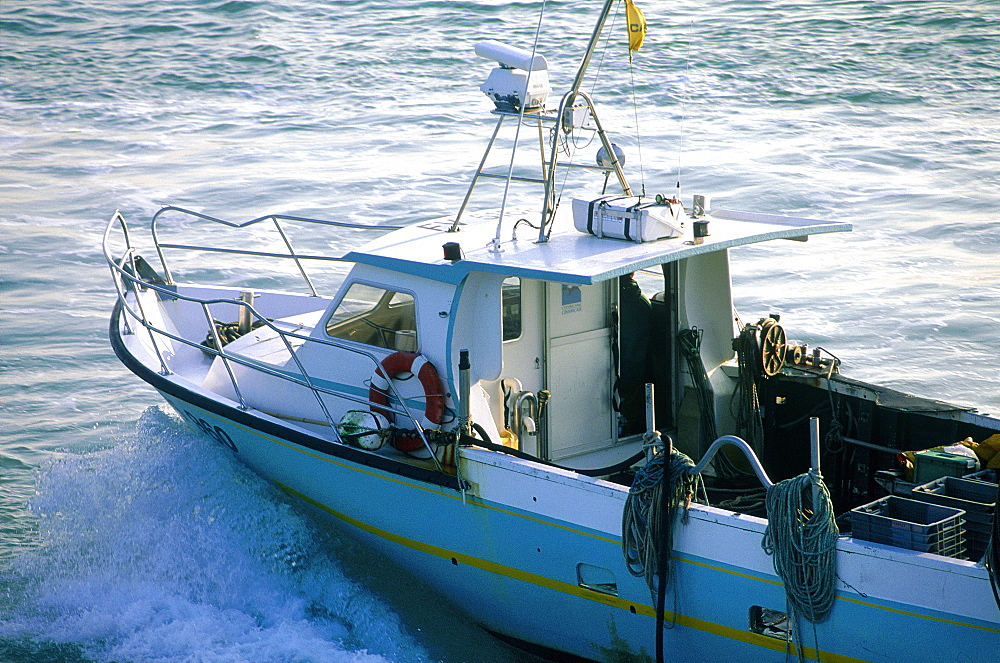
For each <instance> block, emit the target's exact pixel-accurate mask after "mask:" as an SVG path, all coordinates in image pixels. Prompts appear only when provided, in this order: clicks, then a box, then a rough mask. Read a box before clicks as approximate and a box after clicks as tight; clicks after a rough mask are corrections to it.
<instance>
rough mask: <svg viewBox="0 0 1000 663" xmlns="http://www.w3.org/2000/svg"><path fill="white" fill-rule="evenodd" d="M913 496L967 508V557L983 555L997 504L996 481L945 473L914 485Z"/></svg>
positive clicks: (952, 506) (981, 556)
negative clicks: (921, 483)
mask: <svg viewBox="0 0 1000 663" xmlns="http://www.w3.org/2000/svg"><path fill="white" fill-rule="evenodd" d="M913 499H915V500H920V501H922V502H927V503H929V504H937V505H940V506H942V507H950V508H953V509H961V510H963V511H965V539H966V544H967V547H968V559H970V560H972V561H973V562H978V561H979V560H981V559H982V558H983V554H984V553H985V552H986V546H987V544H988V543H989V541H990V529H991V528H992V526H993V512H994V511H995V510H996V505H997V484H995V483H989V482H987V481H979V480H976V479H972V478H958V477H942V478H940V479H937V480H935V481H931V482H930V483H925V484H923V485H920V486H916V487H914V489H913Z"/></svg>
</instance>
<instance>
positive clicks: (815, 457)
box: [809, 417, 823, 513]
mask: <svg viewBox="0 0 1000 663" xmlns="http://www.w3.org/2000/svg"><path fill="white" fill-rule="evenodd" d="M809 446H810V450H811V452H812V453H811V455H812V470H813V472H815V473H816V476H817V477H819V478H820V479H822V478H823V473H822V472H820V467H819V417H809ZM812 499H813V501H812V508H813V513H816V508H817V507H818V506H819V485H817V484H815V483H814V484H813V486H812Z"/></svg>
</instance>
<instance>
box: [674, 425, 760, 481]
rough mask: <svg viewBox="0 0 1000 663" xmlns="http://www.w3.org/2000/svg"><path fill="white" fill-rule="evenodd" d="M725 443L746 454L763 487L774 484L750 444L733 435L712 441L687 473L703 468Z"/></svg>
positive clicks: (695, 472)
mask: <svg viewBox="0 0 1000 663" xmlns="http://www.w3.org/2000/svg"><path fill="white" fill-rule="evenodd" d="M727 444H729V445H732V446H734V447H736V448H738V449H739V450H740V451H742V452H743V455H744V456H746V458H747V461H748V462H749V463H750V467H752V468H753V471H754V474H756V475H757V478H758V479H760V482H761V483H762V484H764V487H765V488H770V487H771V486H773V485H774V482H773V481H771V479H770V477H768V476H767V472H765V471H764V467H763V466H762V465H761V464H760V459H758V458H757V454H755V453H754V451H753V449H752V448H750V445H749V444H747V443H746V442H745V441H744V440H743V439H741V438H738V437H736V436H735V435H723V436H722V437H720V438H718V439H717V440H716V441H715V442H712V446H710V447H709V448H708V451H706V452H705V455H704V456H702V457H701V460H700V461H698V463H697V464H696V465H695V466H694V467H692V468H691V469H689V470H688V474H698V473H699V472H701V471H702V470H704V469H705V468H706V467H707V466H708V464H709V463H710V462H711V461H712V458H714V457H715V454H716V453H718V451H719V449H721V448H722V447H724V446H726V445H727Z"/></svg>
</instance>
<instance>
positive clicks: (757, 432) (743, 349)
mask: <svg viewBox="0 0 1000 663" xmlns="http://www.w3.org/2000/svg"><path fill="white" fill-rule="evenodd" d="M733 349H734V350H736V357H737V360H738V362H739V376H738V377H737V381H736V389H735V390H734V391H733V396H732V401H731V402H730V411H731V414H732V415H733V419H734V420H735V422H734V423H735V424H736V434H737V435H739V436H740V437H742V438H743V439H744V440H746V441H747V443H748V444H749V445H750V446H751V447H753V448H754V449H758V448H760V447H759V445H760V442H761V441H762V440H763V439H764V429H763V427H762V426H761V421H760V399H759V396H760V391H759V388H758V382H759V381H760V380H761V379H762V378H761V375H760V374H761V372H762V371H761V368H760V347H759V346H758V345H757V330H756V328H755V327H754V326H753V325H746V326H745V327H743V330H742V331H741V332H740V335H739V336H737V337H736V338H735V339H733Z"/></svg>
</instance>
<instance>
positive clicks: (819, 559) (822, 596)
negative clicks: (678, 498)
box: [761, 470, 840, 658]
mask: <svg viewBox="0 0 1000 663" xmlns="http://www.w3.org/2000/svg"><path fill="white" fill-rule="evenodd" d="M814 487H815V489H816V490H815V492H814V490H813V489H814ZM813 495H817V496H818V499H817V500H815V502H816V504H813V501H814V500H813ZM810 507H811V509H810ZM767 518H768V523H767V529H766V530H765V531H764V539H763V541H762V542H761V547H763V548H764V552H766V553H767V554H768V555H771V557H772V562H773V563H774V570H775V571H776V572H777V573H778V575H779V576H780V577H781V581H782V582H783V583H784V585H785V596H786V597H787V600H788V603H789V605H790V606H791V608H792V610H793V611H794V614H796V615H800V616H802V617H805V618H806V619H807V620H809V621H810V622H811V623H812V624H817V623H819V622H822V621H824V620H825V619H826V618H827V616H829V614H830V610H831V609H832V608H833V598H834V593H835V589H836V580H837V537H838V536H840V530H839V529H837V521H836V517H835V515H834V512H833V503H832V501H831V500H830V492H829V491H828V490H827V488H826V484H824V483H823V478H822V477H821V476H820V475H819V474H818V473H817V472H815V471H813V470H810V471H809V472H807V473H805V474H800V475H799V476H797V477H794V478H792V479H785V480H784V481H781V482H779V483H776V484H774V485H773V486H771V488H769V489H768V491H767ZM793 630H794V632H795V635H796V644H797V645H798V651H799V657H800V658H801V656H802V643H801V638H800V637H799V635H798V629H793ZM817 650H818V648H817Z"/></svg>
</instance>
